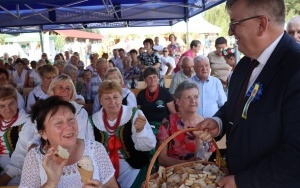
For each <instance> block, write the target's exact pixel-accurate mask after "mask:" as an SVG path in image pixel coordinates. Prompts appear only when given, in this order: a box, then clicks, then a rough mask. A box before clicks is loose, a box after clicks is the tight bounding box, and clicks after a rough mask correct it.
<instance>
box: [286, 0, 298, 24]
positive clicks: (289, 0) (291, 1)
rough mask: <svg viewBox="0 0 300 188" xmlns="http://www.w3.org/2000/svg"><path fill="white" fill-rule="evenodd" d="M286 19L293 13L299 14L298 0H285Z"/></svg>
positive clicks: (293, 14)
mask: <svg viewBox="0 0 300 188" xmlns="http://www.w3.org/2000/svg"><path fill="white" fill-rule="evenodd" d="M284 2H285V6H286V21H288V20H290V19H291V18H292V17H293V16H295V15H300V0H285V1H284Z"/></svg>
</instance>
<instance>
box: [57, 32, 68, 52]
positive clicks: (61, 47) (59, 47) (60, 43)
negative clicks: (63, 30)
mask: <svg viewBox="0 0 300 188" xmlns="http://www.w3.org/2000/svg"><path fill="white" fill-rule="evenodd" d="M65 43H66V37H64V36H61V35H56V36H55V40H54V46H55V49H56V50H57V51H62V50H64V46H65Z"/></svg>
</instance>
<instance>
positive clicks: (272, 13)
mask: <svg viewBox="0 0 300 188" xmlns="http://www.w3.org/2000/svg"><path fill="white" fill-rule="evenodd" d="M237 1H238V0H227V2H226V9H227V10H228V11H230V9H231V8H232V6H233V5H234V4H235V3H236V2H237ZM243 1H245V3H246V5H247V7H248V10H249V12H252V13H253V14H256V15H259V14H260V15H266V14H267V15H266V16H269V19H271V20H272V21H274V22H276V23H277V24H280V25H282V26H283V25H284V23H285V4H284V0H243Z"/></svg>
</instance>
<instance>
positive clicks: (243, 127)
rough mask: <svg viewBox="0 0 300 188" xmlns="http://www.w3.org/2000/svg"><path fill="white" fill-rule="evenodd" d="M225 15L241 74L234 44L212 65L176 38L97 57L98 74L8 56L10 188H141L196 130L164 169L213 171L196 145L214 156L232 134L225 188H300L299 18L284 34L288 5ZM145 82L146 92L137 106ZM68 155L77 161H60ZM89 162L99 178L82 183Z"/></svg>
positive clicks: (5, 136) (1, 105)
mask: <svg viewBox="0 0 300 188" xmlns="http://www.w3.org/2000/svg"><path fill="white" fill-rule="evenodd" d="M270 7H273V8H270ZM226 8H227V9H228V12H229V15H230V19H231V22H230V25H229V34H230V35H234V36H235V38H236V39H238V40H237V44H238V47H239V50H240V51H241V52H242V53H243V54H244V55H245V56H244V57H243V58H242V59H241V61H240V62H239V63H237V62H236V60H235V49H233V48H230V47H228V46H227V40H226V39H225V38H224V37H218V38H217V39H216V41H215V48H216V50H215V51H213V52H211V53H209V54H208V56H204V55H198V53H199V50H200V49H201V48H202V44H201V42H200V41H199V40H192V42H191V43H190V46H189V47H190V49H188V50H187V51H183V47H182V46H181V45H180V44H179V43H177V42H176V36H175V35H174V34H171V35H170V36H169V41H170V43H169V44H168V45H167V46H162V45H160V44H159V38H158V37H155V38H154V40H153V39H151V38H147V39H145V40H144V42H143V48H140V49H138V50H137V49H132V50H130V51H129V52H125V50H124V49H114V50H113V51H112V53H113V57H111V58H109V57H108V54H107V53H103V54H102V56H101V57H100V56H99V54H97V53H91V52H90V54H89V57H88V58H89V62H90V65H89V66H87V67H85V63H83V61H82V60H80V56H79V54H78V53H77V52H73V53H72V54H71V55H70V54H69V52H66V53H65V55H63V54H57V56H56V57H55V60H54V62H53V63H50V61H49V60H48V58H47V54H45V53H43V54H42V56H41V59H40V60H39V61H38V62H36V61H31V62H30V61H29V60H28V59H21V58H15V57H8V55H7V54H6V53H5V54H4V56H3V59H0V186H2V185H19V186H20V187H116V188H117V187H121V188H137V187H141V184H142V183H143V181H145V175H146V171H147V169H148V165H149V162H150V160H151V156H152V155H153V152H155V149H156V148H157V147H159V146H160V145H161V144H162V143H163V142H164V141H165V140H166V139H167V138H168V137H169V136H170V135H172V134H174V133H176V132H178V131H180V130H182V129H186V128H191V127H197V128H198V131H194V132H188V133H186V134H183V135H180V136H178V137H176V138H175V139H174V140H173V141H172V142H170V144H169V145H168V146H167V147H165V148H164V149H163V150H162V152H161V153H160V154H159V156H158V163H159V164H160V165H163V166H172V165H175V164H179V163H184V162H188V161H196V160H207V158H202V157H201V156H196V155H195V151H196V150H197V149H199V148H196V145H197V146H199V143H200V145H203V146H204V145H205V146H207V147H205V148H206V150H205V151H204V152H207V153H208V152H213V151H214V150H215V148H214V147H213V146H212V145H211V144H210V143H209V142H210V141H211V140H212V139H216V140H218V139H221V138H222V137H223V136H224V135H226V139H227V142H226V145H227V148H226V152H225V153H226V155H225V156H224V157H225V158H226V160H227V168H228V170H229V174H228V176H226V177H224V178H223V179H221V180H220V181H219V182H218V184H219V186H220V187H224V188H236V187H239V188H240V187H242V188H248V187H249V188H250V187H251V188H253V187H257V188H260V187H264V188H265V187H287V188H289V187H297V185H299V184H300V179H299V178H298V174H299V173H300V171H299V169H300V168H299V165H300V164H299V162H298V161H299V160H298V158H299V157H300V152H299V151H300V148H299V145H300V140H299V136H298V135H299V134H300V130H299V128H298V127H299V126H298V123H299V122H300V120H299V118H298V117H299V116H297V114H298V111H299V110H300V103H299V101H300V100H299V97H300V92H299V91H300V89H299V88H298V87H299V86H298V85H299V84H297V83H298V80H299V79H300V77H299V75H300V74H299V71H300V67H299V66H300V65H299V63H298V62H297V57H298V56H299V55H300V54H299V53H300V46H299V41H300V34H299V33H300V16H295V17H293V18H292V19H291V20H290V22H289V23H288V24H287V31H286V32H285V31H284V13H285V11H284V10H285V7H284V2H283V0H276V1H271V0H266V1H263V2H260V1H251V0H228V1H227V3H226ZM241 10H242V11H241ZM254 13H255V15H253V14H254ZM246 22H247V23H246ZM248 22H249V24H248ZM250 22H251V24H250ZM292 38H294V40H293V39H292ZM29 64H30V66H29ZM252 71H253V72H252ZM165 75H170V76H171V77H172V82H171V86H170V88H166V87H165V85H164V79H163V78H164V76H165ZM138 81H144V82H145V84H146V87H145V88H143V89H140V92H139V93H138V94H137V95H136V96H135V94H134V93H133V92H132V89H135V88H137V85H138V84H137V82H138ZM28 87H30V88H32V90H31V91H30V92H29V94H28V96H26V97H25V98H23V96H22V94H23V92H24V89H25V88H28ZM87 105H90V106H92V109H88V108H87ZM58 146H62V147H63V148H65V149H66V150H67V151H68V153H69V154H70V156H69V157H68V158H67V159H64V158H61V157H59V156H58V155H57V147H58ZM202 148H203V147H202ZM84 155H88V156H90V157H91V159H92V162H93V165H94V171H93V176H92V178H91V179H90V180H88V181H87V182H86V183H84V184H83V183H82V181H81V177H80V173H79V171H78V169H77V164H78V161H79V160H80V159H81V157H82V156H84ZM153 170H155V169H153Z"/></svg>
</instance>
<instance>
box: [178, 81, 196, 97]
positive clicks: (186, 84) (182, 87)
mask: <svg viewBox="0 0 300 188" xmlns="http://www.w3.org/2000/svg"><path fill="white" fill-rule="evenodd" d="M193 88H195V89H197V91H198V92H199V87H198V85H197V84H196V83H194V82H191V81H189V80H185V81H183V82H181V83H180V84H179V85H178V86H177V88H176V89H175V93H174V96H175V98H176V99H180V97H181V95H182V92H183V91H185V90H188V89H193Z"/></svg>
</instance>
